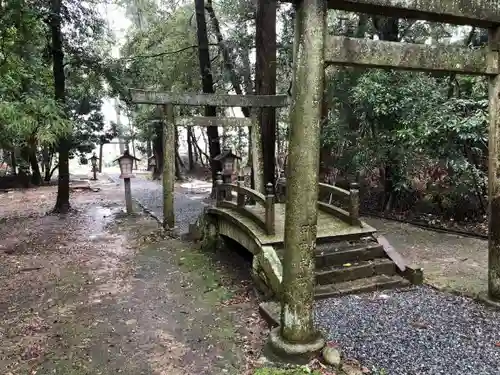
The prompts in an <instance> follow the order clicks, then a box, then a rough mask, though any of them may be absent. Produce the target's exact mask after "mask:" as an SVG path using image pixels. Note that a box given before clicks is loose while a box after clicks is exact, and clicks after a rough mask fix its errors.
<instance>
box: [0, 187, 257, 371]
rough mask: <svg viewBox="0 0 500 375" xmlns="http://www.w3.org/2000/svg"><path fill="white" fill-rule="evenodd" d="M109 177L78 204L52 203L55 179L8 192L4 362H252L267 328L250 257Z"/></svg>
mask: <svg viewBox="0 0 500 375" xmlns="http://www.w3.org/2000/svg"><path fill="white" fill-rule="evenodd" d="M100 188H101V190H100V191H99V192H91V191H88V190H86V191H80V192H75V193H74V194H73V195H72V204H73V207H74V208H76V209H77V211H76V212H73V213H71V214H70V215H66V216H51V215H45V214H44V213H45V212H46V208H51V207H52V205H53V203H54V198H55V189H54V188H42V189H41V190H38V191H35V190H31V191H25V192H23V191H14V192H12V193H11V195H10V197H8V198H5V197H3V198H4V199H2V200H1V202H2V203H1V204H0V217H1V222H2V225H1V226H0V236H1V238H2V240H1V241H0V263H1V265H2V266H1V267H0V283H1V284H2V289H1V292H0V321H1V322H2V323H1V324H0V341H1V342H2V345H1V348H0V373H2V374H23V375H24V374H54V373H55V374H68V375H70V374H78V375H80V374H103V375H105V374H118V373H120V374H130V375H132V374H133V375H138V374H148V375H149V374H155V375H156V374H158V375H167V374H168V375H177V374H222V373H228V374H245V373H247V371H249V370H248V368H249V367H251V365H252V361H253V359H255V357H256V356H257V354H258V349H259V348H260V346H261V343H262V339H263V337H265V333H266V330H265V329H264V325H263V323H262V321H261V320H260V318H259V316H258V313H257V301H256V300H255V299H254V297H253V293H252V288H251V283H250V281H249V277H248V270H249V266H248V259H245V258H244V257H240V256H238V254H237V253H231V254H229V253H227V252H216V253H204V252H201V251H200V250H199V249H198V248H197V247H196V246H194V245H193V244H190V243H187V242H180V241H177V240H174V239H168V238H163V237H162V236H161V235H160V232H158V224H157V222H156V221H155V220H153V219H152V218H150V217H149V216H147V215H144V214H137V215H134V216H132V217H127V216H126V215H124V214H123V211H122V210H123V200H122V196H121V195H120V194H119V192H120V191H121V190H120V189H119V188H117V187H116V184H114V183H111V184H102V185H101V186H100ZM16 204H18V205H20V206H19V207H18V210H15V209H14V207H15V206H16ZM21 207H22V208H21ZM137 212H140V210H139V209H137Z"/></svg>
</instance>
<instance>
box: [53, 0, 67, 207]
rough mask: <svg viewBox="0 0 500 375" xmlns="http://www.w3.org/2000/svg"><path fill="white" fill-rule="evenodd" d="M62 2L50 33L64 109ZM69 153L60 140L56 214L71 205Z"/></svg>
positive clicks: (58, 0)
mask: <svg viewBox="0 0 500 375" xmlns="http://www.w3.org/2000/svg"><path fill="white" fill-rule="evenodd" d="M61 10H62V0H52V3H51V13H50V31H51V36H52V69H53V74H54V97H55V99H56V100H57V102H58V103H59V104H60V105H61V106H62V107H63V108H64V106H65V104H66V92H65V91H66V77H65V74H64V51H63V34H62V31H61V25H62V22H61ZM69 151H70V140H69V139H68V138H67V137H63V138H61V139H60V140H59V145H58V152H59V180H58V185H57V199H56V205H55V207H54V212H59V213H66V212H68V211H69V209H70V204H69Z"/></svg>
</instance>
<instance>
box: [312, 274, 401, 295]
mask: <svg viewBox="0 0 500 375" xmlns="http://www.w3.org/2000/svg"><path fill="white" fill-rule="evenodd" d="M410 285H411V283H410V282H409V281H408V280H406V279H405V278H403V277H401V276H399V275H392V276H389V275H376V276H372V277H367V278H364V279H356V280H351V281H345V282H342V283H336V284H328V285H317V286H316V288H315V295H314V298H315V299H323V298H330V297H338V296H343V295H346V294H356V293H364V292H373V291H375V290H383V289H394V288H403V287H407V286H410Z"/></svg>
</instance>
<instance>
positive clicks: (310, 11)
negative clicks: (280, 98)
mask: <svg viewBox="0 0 500 375" xmlns="http://www.w3.org/2000/svg"><path fill="white" fill-rule="evenodd" d="M296 10H297V12H296V19H295V22H296V23H295V41H294V63H295V66H294V81H293V93H292V102H291V107H290V135H289V137H290V138H289V155H288V174H287V199H286V217H285V255H284V261H283V284H282V293H283V294H282V311H281V332H280V336H281V338H282V339H283V340H284V341H285V342H287V343H289V344H297V345H299V344H307V343H310V342H313V341H317V338H318V334H317V332H316V331H315V329H314V326H313V302H314V257H313V254H314V249H315V247H316V232H317V198H318V167H319V147H320V127H321V124H320V122H321V102H322V95H323V81H324V41H325V16H326V9H325V1H324V0H303V1H301V2H299V3H298V5H297V8H296Z"/></svg>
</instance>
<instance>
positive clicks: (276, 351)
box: [266, 327, 325, 364]
mask: <svg viewBox="0 0 500 375" xmlns="http://www.w3.org/2000/svg"><path fill="white" fill-rule="evenodd" d="M324 346H325V340H324V339H323V337H322V336H321V334H320V333H319V332H318V333H317V335H316V337H315V338H314V339H312V340H311V342H308V343H291V342H288V341H286V340H285V339H284V338H283V337H282V336H281V331H280V327H276V328H274V329H272V330H271V332H270V334H269V341H268V344H267V345H266V347H267V348H266V349H267V350H266V352H267V353H266V356H268V357H272V360H274V361H280V362H286V363H293V364H307V363H309V362H310V361H311V359H313V358H314V357H316V356H317V355H318V354H319V353H320V352H321V350H322V349H323V347H324Z"/></svg>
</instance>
